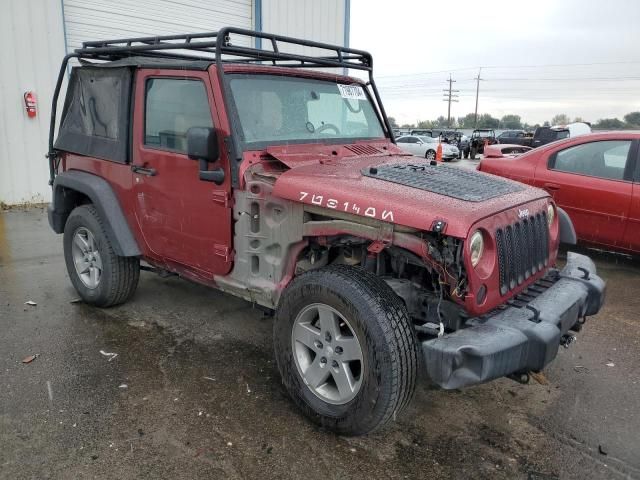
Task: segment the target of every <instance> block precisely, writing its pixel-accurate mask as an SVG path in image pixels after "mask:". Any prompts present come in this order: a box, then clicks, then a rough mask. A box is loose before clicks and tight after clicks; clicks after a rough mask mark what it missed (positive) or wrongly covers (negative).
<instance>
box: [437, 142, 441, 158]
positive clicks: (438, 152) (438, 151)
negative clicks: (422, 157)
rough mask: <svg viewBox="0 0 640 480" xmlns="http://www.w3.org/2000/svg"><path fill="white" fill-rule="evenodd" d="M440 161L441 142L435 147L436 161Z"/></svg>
mask: <svg viewBox="0 0 640 480" xmlns="http://www.w3.org/2000/svg"><path fill="white" fill-rule="evenodd" d="M441 161H442V144H441V143H438V148H437V149H436V162H441Z"/></svg>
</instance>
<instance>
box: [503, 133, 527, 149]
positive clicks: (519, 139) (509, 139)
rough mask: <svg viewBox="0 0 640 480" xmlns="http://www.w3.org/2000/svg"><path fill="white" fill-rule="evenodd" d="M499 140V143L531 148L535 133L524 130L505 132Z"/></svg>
mask: <svg viewBox="0 0 640 480" xmlns="http://www.w3.org/2000/svg"><path fill="white" fill-rule="evenodd" d="M497 140H498V143H504V144H509V145H525V146H527V147H530V146H531V145H532V143H533V133H531V132H525V131H524V130H505V131H504V132H502V133H501V134H500V135H498V137H497Z"/></svg>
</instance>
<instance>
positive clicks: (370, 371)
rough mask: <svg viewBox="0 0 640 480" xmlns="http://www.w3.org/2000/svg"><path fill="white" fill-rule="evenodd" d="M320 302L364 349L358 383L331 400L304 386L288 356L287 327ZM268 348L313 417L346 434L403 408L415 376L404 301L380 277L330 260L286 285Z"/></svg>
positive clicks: (368, 428) (379, 422)
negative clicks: (346, 397)
mask: <svg viewBox="0 0 640 480" xmlns="http://www.w3.org/2000/svg"><path fill="white" fill-rule="evenodd" d="M317 303H322V304H325V305H328V306H330V307H332V308H334V309H335V310H336V311H338V312H339V313H340V314H341V315H342V316H344V318H345V319H347V320H348V322H349V323H350V325H351V327H353V330H354V332H355V334H356V336H357V338H358V341H359V343H360V345H361V348H362V353H363V369H362V372H363V373H362V374H361V375H362V384H361V387H360V390H359V391H358V393H357V395H356V396H355V397H354V398H353V399H352V400H351V401H349V402H347V403H345V404H342V405H335V404H331V403H328V402H325V401H323V400H322V399H320V398H319V397H318V396H317V395H316V394H314V392H313V391H312V390H311V389H310V388H309V387H307V385H305V383H304V381H303V379H302V376H301V374H300V373H299V371H298V368H297V366H296V363H295V360H294V358H293V347H292V341H291V338H292V328H293V326H294V323H295V319H296V317H297V316H298V314H299V312H301V311H302V310H303V309H304V308H305V307H307V306H308V305H311V304H317ZM274 349H275V356H276V360H277V364H278V369H279V370H280V374H281V376H282V381H283V383H284V386H285V388H286V390H287V392H288V393H289V395H290V396H291V397H292V399H293V401H294V402H295V404H296V405H297V406H298V407H299V408H300V409H301V410H302V411H303V413H304V414H305V415H306V416H307V417H308V418H310V419H311V420H312V421H314V422H316V423H317V424H319V425H321V426H322V427H324V428H327V429H329V430H332V431H334V432H337V433H340V434H344V435H363V434H366V433H369V432H372V431H374V430H376V429H378V428H380V427H382V426H383V425H385V424H386V423H387V422H389V421H390V420H391V419H392V418H393V419H395V417H396V415H397V414H399V413H400V412H401V411H402V410H403V408H404V407H406V406H407V405H408V404H409V402H410V400H411V398H412V396H413V393H414V390H415V385H416V379H417V375H418V368H419V366H418V342H417V338H416V335H415V331H414V329H413V327H412V325H411V322H410V319H409V315H408V313H407V309H406V307H405V305H404V302H403V301H402V300H401V299H400V298H399V297H398V296H397V295H396V294H395V293H394V292H393V290H391V288H390V287H389V286H388V285H387V284H386V283H385V282H384V281H383V280H382V279H380V278H379V277H377V276H375V275H373V274H372V273H369V272H367V271H365V270H363V269H360V268H357V267H350V266H346V265H336V266H330V267H326V268H322V269H318V270H313V271H310V272H307V273H304V274H302V275H300V276H298V277H297V278H296V279H294V280H293V282H292V283H291V285H290V286H289V287H288V288H287V289H286V290H285V292H284V293H283V295H282V298H281V300H280V304H279V305H278V309H277V311H276V315H275V321H274Z"/></svg>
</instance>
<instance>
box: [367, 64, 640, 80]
mask: <svg viewBox="0 0 640 480" xmlns="http://www.w3.org/2000/svg"><path fill="white" fill-rule="evenodd" d="M600 65H640V60H623V61H618V62H590V63H548V64H539V65H488V66H483V67H461V68H454V69H448V70H434V71H431V72H415V73H399V74H396V75H378V76H376V78H377V79H381V78H399V77H413V76H419V75H436V74H439V73H450V72H462V71H465V70H475V69H476V68H484V69H500V68H510V69H514V68H561V67H593V66H600Z"/></svg>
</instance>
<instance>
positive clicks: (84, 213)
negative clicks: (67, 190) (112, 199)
mask: <svg viewBox="0 0 640 480" xmlns="http://www.w3.org/2000/svg"><path fill="white" fill-rule="evenodd" d="M79 228H84V229H86V230H88V231H89V232H91V233H92V234H93V237H94V239H95V242H96V246H97V250H98V252H99V253H100V257H101V260H102V274H101V276H100V281H99V282H98V286H97V287H96V288H94V289H91V288H88V287H87V286H86V285H85V284H84V283H83V282H82V280H81V279H80V277H79V275H78V273H77V271H76V268H75V265H74V260H73V254H72V242H73V237H74V235H75V232H76V231H77V230H78V229H79ZM63 246H64V258H65V263H66V265H67V272H68V274H69V278H70V279H71V283H72V284H73V286H74V287H75V289H76V291H77V292H78V294H79V295H80V297H81V298H82V300H83V301H84V302H85V303H88V304H90V305H95V306H97V307H111V306H114V305H118V304H121V303H124V302H126V301H127V300H129V298H131V296H132V295H133V293H134V292H135V290H136V287H137V286H138V280H139V278H140V260H139V259H138V258H137V257H120V256H118V255H116V254H115V252H114V251H113V246H112V245H111V242H110V241H109V239H108V238H107V235H106V233H105V227H104V223H103V220H102V219H101V218H100V215H99V214H98V211H97V210H96V208H95V207H94V206H93V205H90V204H89V205H81V206H79V207H76V208H75V209H74V210H73V211H72V212H71V214H70V215H69V218H68V219H67V222H66V224H65V227H64V237H63Z"/></svg>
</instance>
